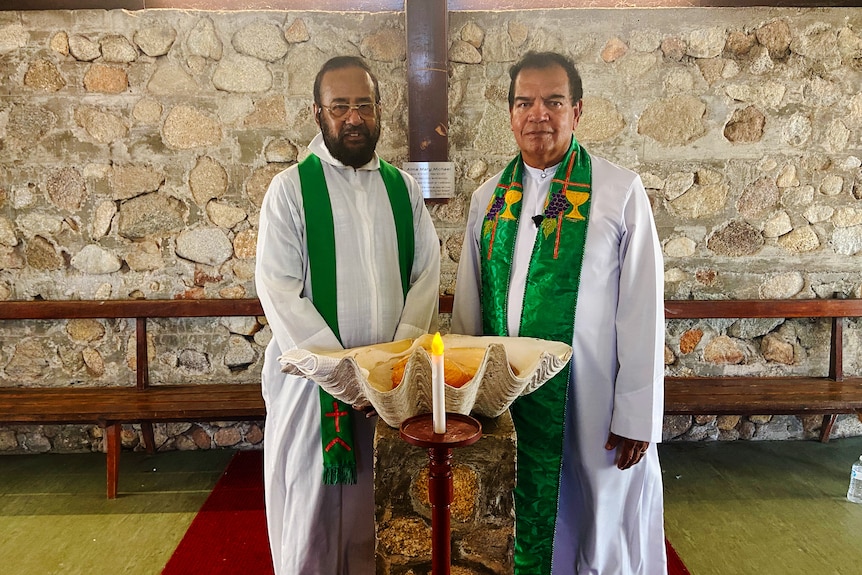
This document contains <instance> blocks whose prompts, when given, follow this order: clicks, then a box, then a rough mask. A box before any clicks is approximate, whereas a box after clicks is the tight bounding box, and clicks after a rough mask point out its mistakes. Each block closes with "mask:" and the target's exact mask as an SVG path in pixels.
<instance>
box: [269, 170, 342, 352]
mask: <svg viewBox="0 0 862 575" xmlns="http://www.w3.org/2000/svg"><path fill="white" fill-rule="evenodd" d="M295 180H296V181H295ZM305 245H306V242H305V222H304V214H303V207H302V201H301V195H300V194H299V184H298V174H297V169H296V167H295V166H294V167H292V168H290V169H289V170H286V171H285V172H282V173H280V174H279V175H277V176H276V177H275V178H273V180H272V182H270V185H269V188H268V190H267V192H266V195H265V196H264V199H263V205H262V206H261V211H260V223H259V226H258V236H257V261H256V267H255V286H256V289H257V295H258V298H260V303H261V305H262V306H263V310H264V313H265V314H266V318H267V321H268V323H269V325H270V327H271V328H272V334H273V337H274V338H275V340H276V342H277V343H278V347H279V349H280V350H281V351H282V352H284V351H286V350H289V349H294V348H297V347H298V348H302V349H308V350H320V351H326V350H334V349H341V348H342V346H341V344H340V343H339V341H338V338H337V337H335V333H333V331H332V330H331V329H330V328H329V326H328V325H327V324H326V322H325V321H324V319H323V317H322V316H321V315H320V313H318V311H317V309H316V308H315V307H314V303H313V302H312V301H311V300H310V299H309V298H308V297H306V296H305V291H304V286H305V278H306V277H307V273H308V255H307V251H306V248H305Z"/></svg>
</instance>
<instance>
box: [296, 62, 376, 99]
mask: <svg viewBox="0 0 862 575" xmlns="http://www.w3.org/2000/svg"><path fill="white" fill-rule="evenodd" d="M342 68H362V69H363V70H365V72H366V73H367V74H368V76H369V77H371V83H372V84H374V101H375V102H380V87H379V86H378V85H377V76H375V75H374V72H372V71H371V68H370V67H369V66H368V64H366V63H365V60H363V59H362V58H359V57H358V56H336V57H334V58H330V59H329V60H327V61H326V63H325V64H324V65H323V66H321V68H320V70H319V71H318V72H317V76H316V77H315V78H314V92H313V94H314V103H315V104H317V105H318V106H319V105H320V104H321V102H320V83H321V81H322V80H323V75H324V74H326V73H327V72H331V71H332V70H341V69H342Z"/></svg>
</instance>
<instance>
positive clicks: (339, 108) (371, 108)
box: [320, 102, 377, 120]
mask: <svg viewBox="0 0 862 575" xmlns="http://www.w3.org/2000/svg"><path fill="white" fill-rule="evenodd" d="M320 107H321V108H325V109H327V110H329V113H330V114H332V117H333V118H343V117H344V116H346V115H348V114H349V113H350V111H351V110H356V111H357V112H359V115H360V116H361V117H362V118H364V119H366V120H371V119H372V118H374V115H375V113H376V112H377V104H374V103H370V102H368V103H365V104H333V105H331V106H324V105H323V104H320Z"/></svg>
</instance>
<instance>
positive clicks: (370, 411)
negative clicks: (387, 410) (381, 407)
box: [353, 403, 377, 419]
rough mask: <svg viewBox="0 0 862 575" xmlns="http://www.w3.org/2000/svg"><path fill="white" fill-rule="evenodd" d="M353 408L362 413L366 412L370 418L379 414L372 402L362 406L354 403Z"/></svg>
mask: <svg viewBox="0 0 862 575" xmlns="http://www.w3.org/2000/svg"><path fill="white" fill-rule="evenodd" d="M353 409H354V410H356V411H361V412H362V413H364V414H365V419H369V418H371V417H374V416H375V415H377V411H375V410H374V406H373V405H371V404H370V403H369V404H368V405H362V406H359V405H354V406H353Z"/></svg>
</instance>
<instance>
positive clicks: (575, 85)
mask: <svg viewBox="0 0 862 575" xmlns="http://www.w3.org/2000/svg"><path fill="white" fill-rule="evenodd" d="M552 66H559V67H560V68H562V69H563V70H565V72H566V76H567V77H568V78H569V96H570V97H571V98H572V104H575V103H577V102H578V100H580V99H581V98H583V96H584V89H583V86H582V85H581V75H580V74H579V73H578V69H577V68H576V67H575V63H574V61H572V59H571V58H569V57H568V56H564V55H562V54H558V53H557V52H533V51H530V52H527V53H526V54H524V55H523V56H522V57H521V59H520V60H519V61H518V62H517V63H516V64H515V65H514V66H512V67H511V68H509V77H510V78H511V81H510V82H509V109H510V110H511V109H512V107H513V106H514V105H515V80H516V79H517V77H518V74H520V73H521V70H523V69H525V68H526V69H528V70H544V69H546V68H550V67H552Z"/></svg>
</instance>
